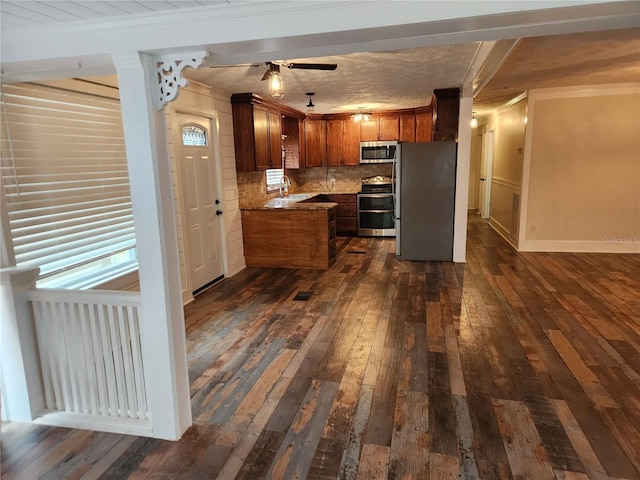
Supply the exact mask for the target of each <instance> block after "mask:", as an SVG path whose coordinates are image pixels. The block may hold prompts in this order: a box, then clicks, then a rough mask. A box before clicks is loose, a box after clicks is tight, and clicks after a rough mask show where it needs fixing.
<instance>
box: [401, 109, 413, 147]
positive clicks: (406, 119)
mask: <svg viewBox="0 0 640 480" xmlns="http://www.w3.org/2000/svg"><path fill="white" fill-rule="evenodd" d="M398 140H400V141H401V142H409V143H414V142H415V141H416V116H415V115H414V114H404V115H400V138H398Z"/></svg>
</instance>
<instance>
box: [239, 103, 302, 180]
mask: <svg viewBox="0 0 640 480" xmlns="http://www.w3.org/2000/svg"><path fill="white" fill-rule="evenodd" d="M231 112H232V114H233V140H234V147H235V154H236V169H237V170H238V171H241V172H252V171H256V170H266V169H269V168H282V149H283V147H284V149H285V151H287V150H289V151H290V154H291V156H292V158H291V160H292V164H295V163H298V164H299V163H300V156H301V155H300V154H301V151H300V147H301V143H300V142H301V135H300V133H299V129H300V121H301V119H303V118H304V114H303V113H301V112H298V111H297V110H294V109H292V108H289V107H287V106H286V105H281V104H278V103H274V102H271V101H269V100H265V99H263V98H262V97H260V96H259V95H256V94H254V93H234V94H233V95H231ZM283 125H284V127H283ZM284 130H287V132H288V138H289V137H290V141H289V144H287V142H286V141H285V142H284V143H283V137H282V134H283V133H284ZM294 142H297V145H296V144H295V143H294ZM292 168H293V167H292Z"/></svg>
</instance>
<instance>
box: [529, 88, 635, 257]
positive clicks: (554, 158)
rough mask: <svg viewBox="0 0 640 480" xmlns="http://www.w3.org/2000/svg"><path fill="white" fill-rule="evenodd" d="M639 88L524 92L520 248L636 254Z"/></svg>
mask: <svg viewBox="0 0 640 480" xmlns="http://www.w3.org/2000/svg"><path fill="white" fill-rule="evenodd" d="M639 112H640V84H634V85H618V86H616V85H607V86H600V87H581V88H563V89H541V90H531V91H530V96H529V112H528V113H529V125H530V126H531V130H530V131H529V132H527V149H526V153H527V157H526V162H525V170H524V178H525V182H524V187H525V188H524V189H523V208H522V221H521V226H520V234H521V241H520V244H519V249H520V250H524V251H589V252H627V253H633V252H636V253H637V252H640V113H639Z"/></svg>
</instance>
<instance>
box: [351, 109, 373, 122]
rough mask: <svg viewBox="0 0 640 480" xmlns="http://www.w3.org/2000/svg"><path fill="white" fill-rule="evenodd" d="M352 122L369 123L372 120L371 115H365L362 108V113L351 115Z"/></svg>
mask: <svg viewBox="0 0 640 480" xmlns="http://www.w3.org/2000/svg"><path fill="white" fill-rule="evenodd" d="M351 120H353V121H354V122H368V121H369V120H371V114H370V113H365V112H364V108H362V107H360V111H359V112H358V113H353V114H351Z"/></svg>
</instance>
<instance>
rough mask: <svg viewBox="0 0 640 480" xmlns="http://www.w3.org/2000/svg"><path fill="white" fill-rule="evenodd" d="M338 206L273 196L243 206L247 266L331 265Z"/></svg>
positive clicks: (334, 256)
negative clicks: (258, 202) (259, 202)
mask: <svg viewBox="0 0 640 480" xmlns="http://www.w3.org/2000/svg"><path fill="white" fill-rule="evenodd" d="M309 197H311V195H309ZM309 200H313V199H312V198H309ZM336 206H337V204H336V203H333V202H313V201H310V202H304V203H302V202H300V201H296V200H289V199H286V198H285V199H280V198H274V199H271V200H269V201H267V202H263V203H262V204H259V205H255V206H252V207H245V208H242V233H243V238H244V255H245V259H246V262H247V266H252V267H277V268H329V267H330V266H331V265H333V263H334V262H335V259H336Z"/></svg>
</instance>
